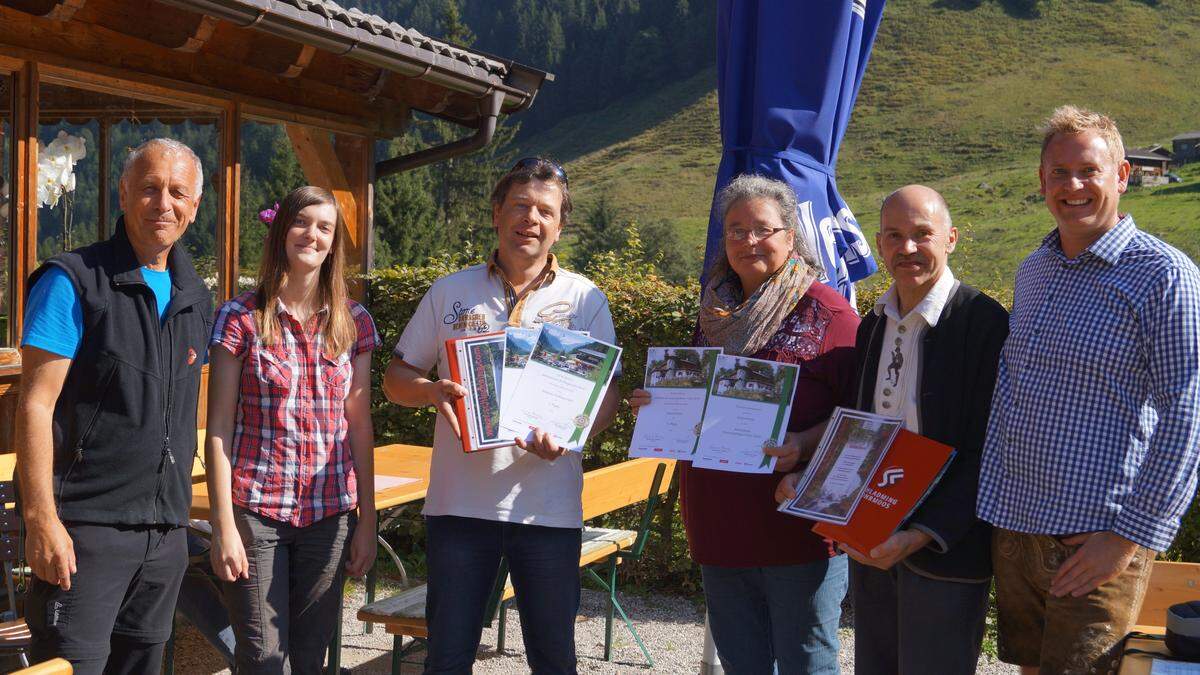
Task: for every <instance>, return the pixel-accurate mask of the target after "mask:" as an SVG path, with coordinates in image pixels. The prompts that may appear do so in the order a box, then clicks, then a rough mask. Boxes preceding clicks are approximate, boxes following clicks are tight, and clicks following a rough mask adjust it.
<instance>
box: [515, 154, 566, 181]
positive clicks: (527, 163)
mask: <svg viewBox="0 0 1200 675" xmlns="http://www.w3.org/2000/svg"><path fill="white" fill-rule="evenodd" d="M545 166H548V167H550V170H551V171H553V172H554V176H555V177H556V178H558V179H559V180H561V181H562V184H563V185H568V184H569V183H568V181H567V172H566V170H565V169H563V168H562V166H561V165H559V163H558V162H555V161H554V160H550V159H544V158H542V157H525V158H523V159H518V160H517V163H516V164H513V168H511V169H509V170H508V172H509V173H512V172H513V171H520V170H522V169H529V170H532V171H536V170H538V169H539V168H542V167H545Z"/></svg>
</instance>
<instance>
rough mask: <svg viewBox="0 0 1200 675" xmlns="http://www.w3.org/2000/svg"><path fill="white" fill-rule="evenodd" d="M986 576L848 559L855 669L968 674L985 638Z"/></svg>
mask: <svg viewBox="0 0 1200 675" xmlns="http://www.w3.org/2000/svg"><path fill="white" fill-rule="evenodd" d="M990 588H991V584H990V583H988V582H986V581H985V582H980V583H967V582H959V581H947V580H942V579H931V578H929V577H926V576H922V575H920V574H917V573H916V572H914V571H912V570H911V569H909V568H908V567H906V566H905V565H904V563H898V564H897V565H896V566H894V567H892V569H890V570H886V571H885V570H881V569H877V568H874V567H868V566H866V565H860V564H859V563H857V562H855V561H853V560H851V561H850V597H851V599H852V601H853V603H854V672H855V673H856V674H857V675H897V674H899V675H926V673H938V675H970V674H972V673H974V672H975V664H976V662H977V661H978V660H979V649H980V647H981V645H982V643H983V631H984V617H985V616H986V615H987V605H988V590H989V589H990Z"/></svg>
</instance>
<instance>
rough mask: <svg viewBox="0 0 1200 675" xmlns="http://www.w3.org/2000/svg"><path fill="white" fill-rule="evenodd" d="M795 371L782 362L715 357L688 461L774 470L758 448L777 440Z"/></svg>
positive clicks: (728, 468)
mask: <svg viewBox="0 0 1200 675" xmlns="http://www.w3.org/2000/svg"><path fill="white" fill-rule="evenodd" d="M799 370H800V369H799V367H798V366H795V365H792V364H787V363H775V362H774V361H764V360H762V359H751V358H745V357H741V356H728V355H725V354H722V355H720V356H718V357H717V361H716V373H715V374H714V376H713V380H712V385H711V386H710V387H709V393H710V397H709V401H708V407H707V409H706V410H704V422H703V426H702V429H701V431H700V440H699V444H698V447H697V448H696V454H695V455H694V456H693V458H692V466H694V467H698V468H705V469H720V470H722V471H737V472H741V473H771V472H772V471H774V470H775V458H774V457H771V456H769V455H767V454H766V453H764V452H763V450H762V449H763V447H765V446H771V445H779V444H780V443H782V442H783V437H784V434H785V433H786V432H787V422H788V419H789V418H790V417H791V412H792V397H793V396H794V395H795V393H796V376H797V374H798V373H799Z"/></svg>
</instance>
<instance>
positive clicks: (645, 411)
mask: <svg viewBox="0 0 1200 675" xmlns="http://www.w3.org/2000/svg"><path fill="white" fill-rule="evenodd" d="M721 353H722V350H721V348H720V347H716V348H699V347H651V348H650V350H649V352H648V353H647V355H646V380H645V384H644V385H643V386H644V387H645V389H646V391H649V392H650V395H651V398H650V404H649V405H646V406H643V407H642V409H641V410H639V411H638V417H637V423H636V424H635V425H634V427H633V439H632V441H631V442H630V444H629V456H630V457H667V458H670V459H692V456H693V455H694V454H695V453H696V448H697V447H699V444H700V429H701V423H702V422H703V420H704V411H705V409H706V408H707V406H708V400H709V392H710V388H711V387H712V381H713V377H714V376H715V375H716V365H717V357H718V356H720V355H721Z"/></svg>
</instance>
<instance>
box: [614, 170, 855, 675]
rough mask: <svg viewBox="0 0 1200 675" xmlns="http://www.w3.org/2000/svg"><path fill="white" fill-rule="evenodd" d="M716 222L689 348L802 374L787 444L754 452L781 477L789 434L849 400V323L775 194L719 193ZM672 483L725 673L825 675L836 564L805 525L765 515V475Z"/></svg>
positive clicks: (798, 455)
mask: <svg viewBox="0 0 1200 675" xmlns="http://www.w3.org/2000/svg"><path fill="white" fill-rule="evenodd" d="M717 212H718V213H719V214H720V215H721V221H722V223H723V227H724V240H725V250H724V255H723V256H721V257H720V258H719V259H718V261H717V262H716V263H715V264H714V265H713V268H712V269H710V270H709V281H708V284H707V286H706V287H705V289H704V296H703V300H702V302H701V307H700V317H699V328H698V330H697V333H696V337H695V340H694V341H693V342H694V345H695V346H702V347H722V348H723V349H724V353H726V354H731V355H737V356H747V357H753V358H758V359H767V360H770V361H777V362H780V363H793V364H799V365H800V366H801V368H800V373H799V377H798V379H797V384H796V393H795V397H794V398H793V400H792V413H791V418H790V419H789V421H788V425H787V429H788V433H787V434H786V440H785V442H784V444H783V445H782V446H780V447H777V448H767V449H766V452H767V453H768V454H771V455H773V456H775V457H777V458H778V459H777V460H776V472H788V471H791V470H792V469H793V468H794V467H795V466H796V465H797V463H798V462H800V461H802V460H804V459H806V458H805V457H803V456H802V451H801V439H802V433H801V432H804V431H806V430H809V429H810V428H811V427H813V426H814V425H816V424H819V423H821V422H823V421H824V420H826V419H827V418H828V417H829V415H830V413H831V412H832V411H833V408H834V407H835V406H836V405H837V404H838V403H839V402H841V401H843V400H844V399H846V398H849V396H850V394H851V391H852V389H853V386H854V336H855V330H856V329H857V328H858V323H859V319H858V316H857V315H856V314H855V313H854V310H853V309H852V308H851V307H850V305H849V303H847V302H846V299H845V298H843V297H842V296H841V294H839V293H838V292H837V291H835V290H834V289H833V288H831V287H829V286H827V285H826V284H824V283H822V282H821V281H820V279H819V275H820V270H821V267H820V264H819V263H818V262H817V261H816V258H815V257H814V255H813V254H812V251H811V249H810V248H809V245H808V243H807V241H806V240H805V238H804V235H803V234H802V233H801V232H800V229H799V215H798V214H799V211H798V205H797V203H796V196H795V193H794V192H793V191H792V189H791V187H789V186H788V185H787V184H786V183H783V182H781V181H778V180H774V179H770V178H766V177H764V176H758V175H750V174H748V175H743V176H739V177H737V178H735V179H734V180H733V181H732V182H730V183H729V185H727V186H726V187H725V188H723V189H722V190H721V192H720V193H719V194H718V196H717ZM629 402H630V404H631V405H632V406H634V408H635V409H636V408H639V407H641V406H642V405H645V404H647V403H649V402H650V394H649V392H647V391H645V390H642V389H639V390H635V391H634V392H632V393H631V395H630V399H629ZM679 471H680V497H681V506H682V511H683V522H684V526H685V529H686V531H687V538H688V547H689V548H690V550H691V555H692V558H693V559H694V560H695V561H696V562H697V563H698V564H699V565H700V571H701V574H702V577H703V583H704V600H705V603H706V606H707V608H708V616H709V624H710V627H711V629H712V634H713V640H714V642H715V643H716V647H717V656H718V658H719V659H720V661H721V665H722V666H723V667H724V669H725V670H726V672H729V673H771V672H778V673H781V674H782V675H788V674H791V673H797V674H799V673H805V674H818V673H819V674H825V673H837V672H838V658H837V655H838V634H837V630H838V623H839V620H840V618H841V605H842V599H843V598H845V596H846V587H847V562H846V556H845V555H841V554H840V553H839V552H838V551H837V550H836V548H835V547H834V546H833V543H832V542H830V541H829V540H827V539H824V538H822V537H820V536H819V535H817V534H814V533H813V532H812V526H813V522H812V521H810V520H807V519H803V518H797V517H794V516H791V515H787V514H783V513H780V512H779V511H777V510H776V503H775V488H776V486H777V484H778V482H779V477H778V475H776V474H745V473H731V472H724V471H717V470H713V469H700V468H695V467H693V466H691V463H690V462H680V464H679Z"/></svg>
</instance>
